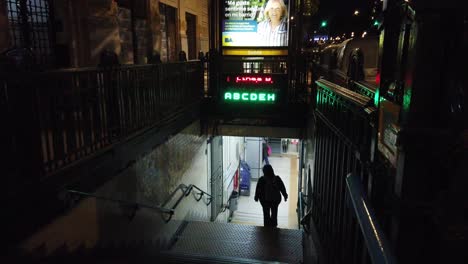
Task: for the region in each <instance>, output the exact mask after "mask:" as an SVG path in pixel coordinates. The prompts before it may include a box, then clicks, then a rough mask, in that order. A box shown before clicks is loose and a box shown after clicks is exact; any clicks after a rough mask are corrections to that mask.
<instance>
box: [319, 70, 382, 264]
mask: <svg viewBox="0 0 468 264" xmlns="http://www.w3.org/2000/svg"><path fill="white" fill-rule="evenodd" d="M316 84H317V97H316V100H317V101H316V107H315V111H314V114H315V117H316V118H315V120H316V123H315V135H314V139H315V144H314V146H315V155H314V156H315V164H314V174H313V175H314V180H313V181H314V182H313V190H312V194H311V195H312V204H311V210H312V211H311V213H312V219H313V221H314V224H315V227H316V230H317V233H318V236H319V238H320V243H321V245H322V248H323V249H324V250H323V254H324V256H323V257H324V258H325V259H326V260H327V262H330V263H366V261H367V260H369V259H370V257H369V252H368V250H367V247H366V246H365V243H364V237H363V236H362V234H361V232H360V231H359V230H360V229H359V224H358V223H357V222H356V219H355V217H354V213H353V211H352V210H350V209H349V206H348V204H349V197H347V194H346V175H348V174H349V173H354V174H355V175H358V176H359V179H360V183H361V184H362V186H366V187H368V188H365V189H364V190H365V194H366V195H368V194H369V193H371V192H372V189H371V188H370V187H371V186H372V180H373V178H372V176H373V175H372V173H370V171H371V170H370V169H369V168H370V165H371V162H372V160H373V158H372V156H373V149H374V148H375V145H374V144H375V137H376V130H375V125H374V122H375V118H376V117H375V116H376V109H375V107H373V106H372V102H373V99H371V98H369V97H367V96H364V95H361V94H358V93H356V92H353V91H351V90H349V89H346V88H343V87H341V86H338V85H336V84H334V83H331V82H329V81H326V80H323V79H320V80H318V81H316Z"/></svg>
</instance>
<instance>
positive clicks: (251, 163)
mask: <svg viewBox="0 0 468 264" xmlns="http://www.w3.org/2000/svg"><path fill="white" fill-rule="evenodd" d="M264 142H266V143H267V145H269V146H270V147H271V150H272V151H271V154H270V156H268V160H269V163H270V165H271V166H272V167H273V170H274V172H275V174H276V175H278V176H280V177H281V179H282V180H283V182H284V185H285V187H286V191H287V193H288V196H289V198H288V201H287V202H284V199H283V200H282V202H281V204H280V206H279V208H278V227H279V228H289V229H296V228H298V221H297V213H296V207H297V199H298V180H299V179H298V175H299V171H298V169H299V151H298V148H297V147H296V144H295V143H297V142H299V140H297V139H289V140H288V139H285V138H284V139H283V138H263V137H245V138H244V148H245V151H244V156H243V157H241V158H242V162H245V163H247V165H248V167H249V169H250V176H246V174H245V172H244V171H243V170H245V168H244V166H243V165H242V164H241V166H240V167H241V168H240V176H239V180H240V184H239V194H240V195H239V198H238V200H237V208H236V210H235V211H234V212H232V213H231V217H230V222H231V223H236V224H245V225H256V226H263V213H262V207H261V205H260V203H259V202H255V201H254V196H255V189H256V186H257V181H258V178H259V177H261V176H262V175H263V172H262V167H263V165H264V164H265V161H264V160H263V158H262V152H263V144H264ZM287 142H289V144H288V145H285V148H283V147H282V143H287ZM246 181H248V182H247V184H246ZM245 188H248V189H249V190H248V191H247V190H244V189H245Z"/></svg>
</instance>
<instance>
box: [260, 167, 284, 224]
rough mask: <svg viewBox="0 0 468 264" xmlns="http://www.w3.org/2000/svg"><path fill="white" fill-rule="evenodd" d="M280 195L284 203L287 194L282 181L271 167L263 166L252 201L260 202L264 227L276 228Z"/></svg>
mask: <svg viewBox="0 0 468 264" xmlns="http://www.w3.org/2000/svg"><path fill="white" fill-rule="evenodd" d="M281 194H282V195H283V197H284V201H285V202H286V201H287V200H288V194H287V192H286V187H285V186H284V183H283V181H282V180H281V178H280V177H279V176H277V175H275V172H274V171H273V167H271V165H269V164H267V165H265V166H263V176H262V177H260V178H259V179H258V182H257V188H256V189H255V198H254V199H255V201H256V202H258V200H260V204H261V205H262V208H263V225H264V226H270V227H277V226H278V206H279V204H280V203H281Z"/></svg>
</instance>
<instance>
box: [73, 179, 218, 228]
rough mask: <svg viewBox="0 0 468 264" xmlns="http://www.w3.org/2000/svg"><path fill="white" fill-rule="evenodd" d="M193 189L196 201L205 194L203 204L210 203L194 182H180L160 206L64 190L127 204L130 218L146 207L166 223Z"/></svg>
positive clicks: (209, 197) (208, 195)
mask: <svg viewBox="0 0 468 264" xmlns="http://www.w3.org/2000/svg"><path fill="white" fill-rule="evenodd" d="M193 189H196V190H198V191H199V192H198V193H196V194H195V195H199V196H198V197H194V198H195V200H196V201H197V202H199V201H200V200H201V199H202V198H203V196H204V195H206V196H207V197H208V199H207V200H208V202H205V204H206V205H209V204H210V203H211V197H212V196H211V194H209V193H207V192H205V191H203V190H202V189H200V188H198V187H197V186H196V185H194V184H190V185H188V186H187V185H185V184H180V185H179V186H177V188H176V189H175V190H174V191H173V192H172V193H171V195H169V198H168V199H167V200H166V201H165V202H164V203H163V204H162V205H160V206H152V205H147V204H143V203H137V202H130V201H126V200H120V199H114V198H110V197H105V196H100V195H96V194H92V193H87V192H80V191H76V190H66V191H67V192H68V193H72V194H77V195H79V196H87V197H93V198H96V199H100V200H105V201H110V202H114V203H118V204H122V205H125V206H128V207H130V208H131V209H132V212H131V215H130V219H132V218H133V217H134V216H135V214H136V211H137V210H138V209H140V208H147V209H152V210H156V211H157V212H159V213H160V214H161V217H162V218H163V220H164V222H166V223H168V222H169V221H170V220H171V219H172V216H173V215H174V213H175V209H176V208H177V206H178V205H179V203H180V202H181V201H182V200H183V198H184V197H187V196H189V195H190V193H191V192H192V190H193ZM179 190H181V191H182V195H181V196H180V197H179V198H178V199H177V201H176V203H175V204H174V205H173V206H172V207H171V208H168V207H166V205H167V204H168V203H169V202H170V201H171V200H172V198H173V197H174V195H175V194H176V193H177V191H179ZM166 215H167V216H166Z"/></svg>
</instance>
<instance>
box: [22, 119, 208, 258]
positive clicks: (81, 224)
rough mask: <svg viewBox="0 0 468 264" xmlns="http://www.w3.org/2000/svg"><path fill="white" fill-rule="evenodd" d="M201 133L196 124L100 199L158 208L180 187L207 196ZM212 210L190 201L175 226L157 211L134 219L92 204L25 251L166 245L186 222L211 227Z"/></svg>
mask: <svg viewBox="0 0 468 264" xmlns="http://www.w3.org/2000/svg"><path fill="white" fill-rule="evenodd" d="M199 132H200V123H199V122H195V123H193V124H191V125H190V126H188V127H187V128H185V129H184V130H183V131H181V132H180V133H178V134H177V135H174V136H173V137H172V138H170V139H168V140H167V141H166V142H165V143H164V144H162V145H160V146H158V147H156V148H155V149H154V150H153V151H151V152H150V153H148V154H146V155H144V156H143V157H141V158H140V159H139V160H138V161H137V162H136V163H135V164H134V165H133V166H131V167H130V168H128V169H127V170H125V171H124V172H123V173H121V174H120V175H118V176H116V177H114V178H113V179H112V180H110V181H109V182H107V183H106V184H105V185H104V186H102V187H101V188H99V189H98V190H97V191H96V193H95V194H96V195H98V196H101V197H108V198H112V199H120V200H125V201H129V202H139V203H143V204H146V205H149V206H157V205H159V204H160V203H161V202H162V201H164V200H166V198H167V197H168V195H169V193H171V192H172V191H173V190H174V189H175V188H176V187H177V186H178V185H179V184H180V183H184V184H187V185H189V184H195V185H197V186H198V187H200V188H201V189H203V190H208V183H209V180H208V177H207V175H208V169H207V155H206V147H207V143H206V140H207V138H206V136H200V135H199ZM178 194H181V192H179V193H178ZM205 201H206V200H205ZM210 209H211V207H210V206H207V205H206V204H205V203H203V201H200V202H197V201H196V200H195V199H194V197H193V196H192V195H190V196H188V197H186V198H185V199H184V200H182V202H181V203H180V204H179V206H178V207H177V209H176V211H175V214H174V216H173V217H172V220H171V221H170V222H168V223H165V222H164V221H163V218H162V217H161V215H160V214H159V213H158V212H157V211H156V210H152V209H147V208H140V209H139V210H138V211H137V212H136V214H135V216H134V217H133V218H131V219H130V218H129V216H130V215H131V210H129V208H126V207H125V206H122V205H120V204H118V203H115V202H111V201H105V200H97V199H94V198H87V199H84V200H82V201H80V203H79V204H78V205H76V206H75V207H74V208H73V209H72V210H70V211H69V212H68V213H66V214H64V215H63V216H61V217H58V218H56V219H54V221H52V222H51V223H50V224H48V225H47V226H44V227H43V228H42V229H41V230H40V231H38V232H37V233H36V234H34V235H32V236H31V237H30V238H29V239H27V240H26V241H24V243H23V245H22V247H23V248H24V249H26V250H27V251H33V250H34V249H37V248H38V247H41V248H42V249H43V250H44V251H46V252H52V251H54V250H56V249H57V248H59V247H62V246H63V245H64V244H65V245H67V247H68V248H69V249H71V250H73V249H74V248H77V247H79V246H81V245H85V246H86V247H89V248H90V247H94V246H96V245H97V244H99V243H101V244H102V243H103V244H108V243H111V242H112V243H113V244H119V243H120V244H121V245H125V244H128V243H130V242H133V241H143V240H144V241H145V243H148V242H150V241H152V242H156V241H160V240H161V239H163V240H166V241H167V240H168V239H169V238H170V237H171V235H172V234H173V233H174V232H175V231H176V230H177V228H178V225H179V224H180V223H181V221H182V220H205V221H207V220H208V219H209V212H210ZM57 234H60V235H57ZM156 243H158V242H156Z"/></svg>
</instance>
